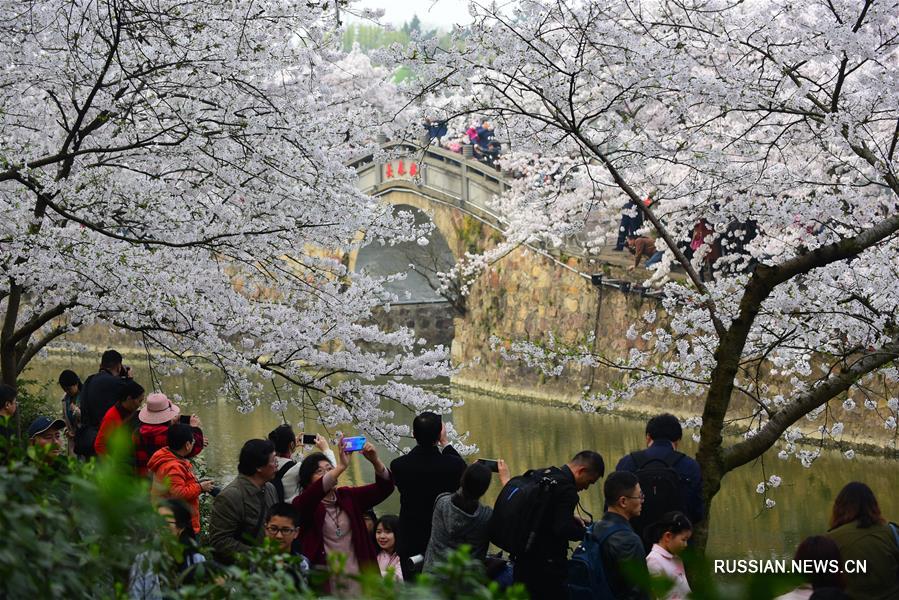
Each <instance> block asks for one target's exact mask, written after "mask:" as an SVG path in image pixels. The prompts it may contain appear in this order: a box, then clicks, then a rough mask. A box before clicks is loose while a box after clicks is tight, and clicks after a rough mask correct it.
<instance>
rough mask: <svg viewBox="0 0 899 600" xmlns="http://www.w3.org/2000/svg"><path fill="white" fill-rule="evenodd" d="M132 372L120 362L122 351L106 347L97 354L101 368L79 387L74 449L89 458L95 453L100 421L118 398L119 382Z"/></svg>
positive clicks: (120, 384) (121, 384)
mask: <svg viewBox="0 0 899 600" xmlns="http://www.w3.org/2000/svg"><path fill="white" fill-rule="evenodd" d="M132 376H133V374H132V372H131V367H126V366H125V365H123V364H122V355H121V354H119V353H118V352H117V351H115V350H107V351H106V352H104V353H103V356H102V357H101V358H100V370H99V371H98V372H97V373H94V374H93V375H91V376H90V377H88V378H87V381H85V382H84V388H83V389H82V390H81V398H80V399H81V426H80V427H79V428H78V431H77V433H76V434H75V453H76V454H77V455H78V456H81V457H84V458H88V457H91V456H94V455H95V454H96V452H95V450H94V442H95V440H96V439H97V432H99V430H100V423H101V422H102V421H103V417H104V416H106V413H107V412H108V411H109V409H110V408H112V407H113V405H114V404H115V403H116V402H117V401H118V400H119V397H120V395H121V390H122V386H123V385H124V384H125V381H127V380H129V379H131V378H132Z"/></svg>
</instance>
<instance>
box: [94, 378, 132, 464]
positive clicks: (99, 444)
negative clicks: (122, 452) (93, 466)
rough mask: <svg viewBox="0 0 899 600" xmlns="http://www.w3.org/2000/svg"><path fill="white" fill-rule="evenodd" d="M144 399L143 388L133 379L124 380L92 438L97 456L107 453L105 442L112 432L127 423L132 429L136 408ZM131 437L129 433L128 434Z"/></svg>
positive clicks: (106, 442)
mask: <svg viewBox="0 0 899 600" xmlns="http://www.w3.org/2000/svg"><path fill="white" fill-rule="evenodd" d="M143 401H144V388H143V386H142V385H140V384H139V383H137V382H136V381H134V380H133V379H128V380H126V381H125V382H124V383H123V384H122V387H121V389H120V390H119V399H118V401H117V402H116V403H115V404H113V405H112V407H111V408H110V409H109V410H108V411H106V414H105V415H104V416H103V420H102V421H101V422H100V430H99V431H98V432H97V439H95V440H94V451H95V452H96V453H97V456H103V455H105V454H106V453H107V450H108V448H107V444H108V443H109V438H110V437H111V436H112V432H113V431H115V430H116V429H118V428H119V427H122V426H123V425H128V426H129V427H130V428H131V429H132V430H133V429H134V425H135V424H136V423H137V418H136V417H137V409H139V408H140V405H141V404H143ZM128 437H129V438H130V437H131V436H130V435H129V436H128Z"/></svg>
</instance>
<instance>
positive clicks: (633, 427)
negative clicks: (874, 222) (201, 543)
mask: <svg viewBox="0 0 899 600" xmlns="http://www.w3.org/2000/svg"><path fill="white" fill-rule="evenodd" d="M128 362H129V364H131V365H132V366H133V367H134V368H135V371H136V380H137V381H138V382H140V383H141V384H142V385H144V387H147V388H148V389H149V387H150V386H149V385H148V383H149V377H148V376H147V373H146V369H145V365H141V364H139V363H137V361H128ZM66 368H70V369H73V370H74V371H76V372H77V373H79V374H81V376H82V379H84V378H86V376H87V375H88V374H89V373H91V372H93V371H94V370H96V364H95V363H94V362H93V361H85V360H77V361H73V360H64V359H59V358H53V359H48V360H46V361H44V362H42V363H40V364H35V365H34V367H33V368H32V369H31V370H30V371H29V372H28V373H26V377H27V378H29V379H33V380H36V381H37V382H38V384H36V385H37V386H38V387H40V386H41V385H46V386H48V387H47V388H46V389H47V390H48V392H47V396H48V397H51V398H58V397H60V396H61V394H60V393H59V389H58V387H57V386H55V384H52V385H51V382H54V381H55V380H56V377H57V375H58V373H59V372H60V371H61V370H62V369H66ZM219 385H220V379H219V377H218V376H217V375H216V374H215V373H212V372H190V373H185V374H184V375H181V376H177V377H168V378H163V379H162V391H164V392H166V393H167V394H169V395H172V394H181V396H183V398H184V401H183V402H182V404H181V407H182V411H183V412H185V413H189V412H192V413H196V414H198V415H199V416H200V418H201V419H202V421H203V430H204V433H205V434H206V436H207V440H208V444H209V445H208V447H207V449H206V450H204V455H205V458H206V462H207V466H208V469H209V472H210V473H211V474H212V475H213V476H215V477H217V478H219V479H220V481H221V482H227V481H229V480H230V479H232V478H233V477H234V476H235V474H236V472H237V469H236V465H237V454H238V451H239V450H240V446H241V445H242V444H243V442H244V441H245V440H247V439H250V438H254V437H257V438H259V437H265V436H266V435H267V434H268V432H269V431H271V430H272V429H273V428H274V427H275V426H277V425H278V424H280V423H281V415H280V414H275V413H273V412H272V411H271V410H270V409H269V408H268V407H267V406H264V407H260V408H259V409H257V410H256V411H255V412H253V413H250V414H246V415H243V414H240V413H238V412H237V410H236V408H235V406H234V404H232V403H229V402H228V401H227V400H225V399H222V398H218V397H217V390H218V387H219ZM449 393H451V394H453V395H456V396H458V397H461V398H462V399H464V401H465V405H464V406H462V407H461V408H459V409H458V410H456V411H455V412H454V414H453V416H452V420H453V422H454V424H455V426H456V429H457V430H459V431H468V432H470V434H471V438H470V440H471V441H472V442H474V443H476V444H477V445H478V446H479V447H480V452H479V454H478V455H477V456H480V457H484V458H503V459H505V460H506V461H507V462H508V463H509V466H510V468H511V470H512V472H513V473H520V472H523V471H525V470H526V469H528V468H532V467H541V466H547V465H551V464H556V465H558V464H562V463H564V462H565V461H566V460H567V459H568V458H570V457H571V456H572V455H573V454H574V453H576V452H577V451H579V450H583V449H593V450H596V451H598V452H600V453H601V454H602V455H603V457H604V458H605V460H606V465H607V471H611V470H612V469H613V468H614V465H615V464H616V463H617V461H618V460H619V459H620V458H621V457H622V456H623V455H624V454H626V453H628V452H631V451H633V450H637V449H640V448H641V447H642V446H643V445H644V443H645V442H644V434H643V427H644V424H643V423H642V422H639V421H634V420H630V419H625V418H621V417H614V416H608V415H586V414H583V413H580V412H577V411H574V410H569V409H561V408H551V407H546V406H541V405H537V404H531V403H525V402H516V401H510V400H500V399H496V398H492V397H487V396H480V395H477V394H471V393H467V392H466V393H463V392H461V391H459V390H457V389H450V390H449ZM54 406H55V405H54ZM286 418H287V419H288V421H290V422H291V423H293V424H294V425H296V424H297V423H299V422H300V421H303V420H304V418H305V421H306V423H308V424H309V425H308V426H307V427H306V430H307V431H316V428H315V427H314V426H313V425H312V423H313V421H314V411H313V410H310V411H309V414H306V415H303V414H302V411H301V410H300V409H299V408H292V409H290V410H289V411H288V413H287V414H286ZM397 418H398V419H399V420H401V421H408V422H411V415H398V416H397ZM318 431H319V432H321V433H324V434H328V433H333V432H326V431H324V430H323V429H318ZM344 431H345V433H349V432H350V431H351V428H346V429H345V430H344ZM412 443H413V442H412V440H409V441H408V445H412ZM681 449H682V450H683V451H685V452H687V453H688V454H692V453H693V452H695V444H693V443H692V441H691V440H689V439H686V440H685V441H684V445H683V447H682V448H681ZM382 456H383V457H384V458H385V462H388V461H389V460H390V459H392V458H393V457H394V456H395V454H394V453H390V452H387V451H383V452H382ZM764 467H765V473H766V474H767V475H768V476H770V475H772V474H776V475H778V476H780V477H781V478H782V479H783V484H782V485H781V487H780V488H778V489H775V490H774V491H773V493H772V494H771V497H772V498H773V499H774V500H775V501H776V502H777V506H776V508H774V509H772V510H766V509H765V508H764V507H763V497H762V496H761V495H759V494H756V492H755V487H756V485H757V484H758V482H760V481H762V480H763V479H765V478H766V477H763V473H762V465H761V464H760V463H757V464H750V465H747V466H745V467H743V468H741V469H739V470H738V471H737V472H735V473H731V474H730V475H728V476H727V478H726V479H725V481H724V485H723V488H724V489H723V491H722V492H721V493H719V494H718V496H717V498H716V499H715V502H714V506H713V512H712V532H711V538H710V541H709V551H710V552H712V553H714V554H715V555H718V556H733V557H750V556H753V557H767V556H788V555H792V553H793V550H794V549H795V547H796V545H797V544H798V543H799V542H800V541H801V540H802V539H803V538H804V537H806V536H808V535H813V534H816V533H821V532H822V531H824V530H826V527H827V519H828V515H829V511H830V506H831V503H832V502H833V498H834V497H835V496H836V494H837V492H838V491H839V490H840V488H841V487H842V486H843V485H845V484H846V483H847V482H849V481H853V480H861V481H864V482H866V483H868V485H870V486H871V487H872V488H873V489H874V492H875V493H876V494H877V497H878V499H879V501H880V504H881V508H882V510H883V512H884V515H885V516H886V517H888V518H889V519H891V520H893V521H899V495H897V493H896V492H897V491H899V470H897V468H896V467H897V465H896V461H889V460H886V459H883V458H873V457H872V458H868V457H856V458H855V459H854V460H851V461H850V460H846V459H845V458H843V457H842V456H841V455H840V454H839V453H837V452H826V453H825V454H824V455H823V456H822V457H821V458H820V459H819V460H818V461H817V462H816V463H815V465H814V466H813V467H812V468H811V469H805V468H803V467H802V466H801V465H800V464H799V463H798V461H786V462H785V461H781V460H779V459H778V458H777V456H776V452H772V453H770V454H769V455H767V456H766V457H765V460H764ZM373 476H374V475H373V472H372V469H371V466H370V465H369V464H368V463H367V462H366V461H364V460H360V457H358V456H354V459H353V465H352V466H351V470H350V472H349V477H348V478H347V482H354V483H364V482H370V481H372V478H373ZM498 491H499V484H498V481H497V482H495V483H494V485H493V486H491V488H490V490H489V491H488V497H489V501H490V502H492V501H493V499H494V497H495V494H496V493H497V492H498ZM601 494H602V492H601V486H600V485H597V486H594V487H592V488H590V489H589V490H587V491H586V492H584V493H582V494H581V497H582V505H583V506H584V508H586V509H587V510H588V511H590V512H591V513H593V514H594V515H596V516H597V518H598V516H599V515H600V514H601V508H602V499H601ZM398 509H399V497H398V495H397V494H394V495H393V496H392V497H391V498H389V499H388V500H387V501H386V502H384V503H383V504H382V505H381V506H380V507H379V508H378V512H379V513H383V512H396V511H398Z"/></svg>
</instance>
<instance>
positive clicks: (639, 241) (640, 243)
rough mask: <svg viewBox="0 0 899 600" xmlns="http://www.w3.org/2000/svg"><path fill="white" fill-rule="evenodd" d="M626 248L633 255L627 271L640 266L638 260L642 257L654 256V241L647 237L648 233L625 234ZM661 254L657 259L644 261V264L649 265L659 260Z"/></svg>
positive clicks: (652, 257) (650, 257)
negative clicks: (631, 263) (632, 261)
mask: <svg viewBox="0 0 899 600" xmlns="http://www.w3.org/2000/svg"><path fill="white" fill-rule="evenodd" d="M625 243H626V245H627V249H628V251H629V252H630V253H632V254H633V255H634V264H633V265H631V266H630V267H628V268H627V270H628V271H633V270H634V269H636V268H637V267H639V266H640V261H641V260H642V259H643V257H644V256H645V257H647V259H650V260H652V259H654V258H655V256H656V241H655V240H654V239H652V238H651V237H649V236H648V235H637V234H636V233H630V234H628V236H627V242H625ZM661 258H662V257H661V256H659V257H658V259H656V260H653V262H652V263H650V260H647V261H646V266H647V267H649V266H651V265H652V264H655V263H656V262H658V261H659V260H661Z"/></svg>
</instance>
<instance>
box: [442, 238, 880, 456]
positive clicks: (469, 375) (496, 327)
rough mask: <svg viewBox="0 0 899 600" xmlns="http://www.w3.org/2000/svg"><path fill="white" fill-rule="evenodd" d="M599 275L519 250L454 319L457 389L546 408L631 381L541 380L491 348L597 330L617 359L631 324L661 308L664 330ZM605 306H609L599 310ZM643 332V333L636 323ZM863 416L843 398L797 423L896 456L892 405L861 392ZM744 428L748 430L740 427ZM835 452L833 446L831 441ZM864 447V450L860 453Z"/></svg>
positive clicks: (661, 405)
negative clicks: (495, 340) (889, 419)
mask: <svg viewBox="0 0 899 600" xmlns="http://www.w3.org/2000/svg"><path fill="white" fill-rule="evenodd" d="M601 269H602V270H603V272H604V275H605V276H606V278H607V279H608V278H609V277H615V278H625V277H626V272H625V271H624V270H623V269H622V268H621V267H615V266H612V265H608V264H606V265H603V267H601ZM594 270H596V267H594V266H593V265H590V264H583V262H582V261H581V260H579V259H578V258H576V257H565V256H561V257H558V258H557V259H556V260H553V259H551V258H549V257H547V256H544V255H542V254H541V253H538V252H536V251H534V250H531V249H527V248H519V249H517V250H515V251H514V252H512V253H511V254H509V255H508V256H506V257H505V258H503V259H502V260H501V261H500V262H499V263H497V264H495V265H494V266H493V267H492V268H491V269H490V270H489V271H487V272H486V273H485V274H483V275H482V276H481V277H480V278H479V280H478V281H477V282H476V283H475V284H474V285H473V287H472V291H471V294H470V295H469V297H468V301H467V309H468V312H467V314H466V316H465V317H464V318H459V317H457V318H456V320H455V337H454V338H453V346H452V356H453V360H454V363H455V364H457V365H461V366H462V368H461V369H460V371H459V373H458V374H457V375H456V376H454V377H453V383H454V384H456V385H461V386H463V387H467V388H472V389H477V390H481V391H485V392H488V393H492V394H495V395H500V396H515V397H518V398H523V399H530V400H532V401H536V402H540V403H550V404H558V405H569V406H574V405H577V404H578V403H579V402H580V400H581V398H582V397H583V392H584V390H585V388H587V389H591V385H592V389H593V390H595V391H597V392H599V391H602V390H603V389H605V384H606V383H613V384H614V383H626V381H627V375H626V374H622V373H621V372H620V371H616V370H612V369H608V368H603V367H598V368H596V369H592V368H586V367H584V368H573V367H570V366H569V367H566V369H565V371H563V373H562V374H561V375H559V376H557V377H548V376H546V375H543V374H542V373H541V372H540V371H539V370H538V369H536V368H533V367H528V366H526V365H524V364H523V363H522V362H519V361H506V360H504V359H502V357H501V356H500V355H499V352H497V351H494V350H492V349H491V348H490V341H489V340H490V337H491V335H496V336H497V337H499V338H502V339H512V340H532V341H546V340H547V339H548V336H549V334H552V335H554V336H555V337H556V339H558V340H561V341H563V342H566V343H568V344H573V343H578V342H580V341H583V340H586V339H587V338H588V337H589V334H590V333H591V332H595V334H596V344H597V345H596V349H597V351H598V352H599V353H600V354H603V355H605V356H609V357H613V358H616V357H623V356H626V354H627V352H628V351H629V350H630V348H631V347H634V346H639V345H641V344H642V340H641V339H640V338H639V337H637V339H636V340H633V341H631V340H628V339H627V337H626V332H627V330H628V328H629V327H630V325H631V324H632V323H639V322H641V321H642V316H643V315H644V314H645V313H646V312H648V311H650V310H655V311H656V313H657V318H658V321H657V324H658V325H661V326H664V322H665V319H666V316H665V313H664V311H663V309H662V306H661V302H660V300H658V299H656V298H652V297H645V296H641V295H640V294H639V293H634V292H631V293H623V292H621V291H620V290H617V289H614V288H608V287H605V288H602V290H601V291H600V288H599V287H596V286H594V285H592V284H591V283H590V279H589V277H587V276H586V275H584V274H585V273H589V272H591V271H594ZM600 299H601V302H600ZM638 329H639V325H638ZM767 383H768V385H770V386H771V387H772V388H773V389H777V388H780V389H781V390H783V391H784V392H786V391H787V390H788V388H789V383H788V382H786V381H783V380H779V379H777V378H769V379H768V380H767ZM870 387H872V388H874V391H875V392H876V393H877V394H878V395H880V396H881V398H883V397H890V396H895V395H896V390H895V389H892V390H891V389H890V386H889V385H888V384H887V383H885V382H884V381H879V382H875V383H872V384H871V386H870ZM852 398H853V400H854V401H855V403H856V405H857V408H856V409H855V410H852V411H846V410H844V409H843V407H842V403H843V400H844V399H845V396H843V397H840V398H837V399H834V400H832V401H831V402H830V404H829V408H828V409H827V414H826V416H825V417H821V418H819V419H817V420H815V421H809V420H806V419H801V420H800V421H799V422H797V423H796V426H797V427H799V428H800V429H801V430H802V431H803V432H805V433H806V435H808V436H809V437H811V438H813V439H820V437H821V436H820V434H819V433H817V428H818V427H819V426H820V425H822V424H825V423H826V424H827V425H828V426H832V425H833V424H834V423H836V422H843V423H844V424H845V432H846V433H845V434H844V437H842V438H841V442H840V443H837V444H836V445H838V446H840V445H841V443H842V442H851V443H852V444H853V446H852V447H854V448H859V447H863V446H860V445H869V446H870V447H871V448H872V449H875V448H895V447H896V445H897V444H896V442H897V440H896V435H897V434H896V432H895V431H890V430H887V429H885V428H884V421H883V419H884V418H885V417H886V416H887V415H888V412H883V411H884V410H885V407H884V400H882V399H881V401H880V411H881V412H882V414H881V415H878V414H877V413H876V412H874V411H869V410H865V409H864V408H863V405H864V400H865V398H864V396H862V395H861V393H860V392H853V394H852ZM702 408H703V398H701V397H684V396H680V395H676V396H675V395H668V394H665V393H664V391H657V392H654V393H649V392H641V394H640V396H639V397H637V398H634V399H633V400H631V401H629V402H627V403H624V404H622V405H621V406H620V409H619V412H621V413H630V414H633V415H646V414H653V413H654V414H657V413H659V412H661V411H663V410H664V411H667V412H672V413H674V414H676V415H678V416H680V417H686V416H697V415H701V414H702ZM753 408H754V404H753V401H752V400H751V399H749V398H748V397H746V396H744V395H742V394H735V395H734V397H733V399H732V401H731V411H730V417H731V418H733V417H737V416H742V415H747V414H750V413H751V411H752V409H753ZM738 425H739V426H741V427H744V428H745V426H746V423H745V422H743V423H738ZM825 442H826V443H828V444H832V440H829V439H828V440H825ZM856 444H858V445H856Z"/></svg>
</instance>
